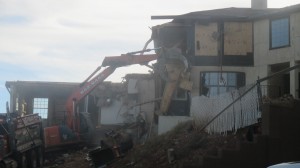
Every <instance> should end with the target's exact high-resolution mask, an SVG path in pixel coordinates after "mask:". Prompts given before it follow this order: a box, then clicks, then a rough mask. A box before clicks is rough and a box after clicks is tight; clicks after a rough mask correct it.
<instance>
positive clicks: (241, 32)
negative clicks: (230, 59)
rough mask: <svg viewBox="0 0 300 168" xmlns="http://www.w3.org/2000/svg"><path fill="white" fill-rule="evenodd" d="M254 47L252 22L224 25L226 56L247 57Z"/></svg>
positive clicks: (227, 23)
mask: <svg viewBox="0 0 300 168" xmlns="http://www.w3.org/2000/svg"><path fill="white" fill-rule="evenodd" d="M252 45H253V44H252V22H226V23H224V55H247V53H252V52H253V51H252Z"/></svg>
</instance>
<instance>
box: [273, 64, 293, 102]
mask: <svg viewBox="0 0 300 168" xmlns="http://www.w3.org/2000/svg"><path fill="white" fill-rule="evenodd" d="M289 66H290V64H289V63H288V62H287V63H280V64H274V65H270V72H269V75H272V74H274V73H277V72H279V71H282V70H284V69H286V68H289ZM284 94H290V73H289V72H287V73H285V74H281V75H279V76H276V77H274V78H271V79H269V81H268V95H269V97H270V98H277V97H281V96H283V95H284Z"/></svg>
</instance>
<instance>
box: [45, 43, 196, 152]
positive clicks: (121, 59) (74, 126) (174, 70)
mask: <svg viewBox="0 0 300 168" xmlns="http://www.w3.org/2000/svg"><path fill="white" fill-rule="evenodd" d="M152 50H154V51H155V54H146V55H145V54H144V53H145V52H150V51H152ZM154 60H157V64H158V66H156V68H155V69H156V70H155V71H158V72H159V74H160V76H161V77H162V78H163V79H165V80H166V86H165V89H164V93H163V96H162V98H161V105H160V110H159V114H164V113H166V111H167V109H168V106H169V105H170V102H171V99H172V95H173V92H174V91H175V90H176V87H177V86H179V87H181V88H184V89H185V90H190V89H191V86H192V84H191V82H189V80H188V78H189V77H188V76H189V72H188V71H187V69H188V64H187V61H186V59H185V57H184V56H182V55H181V53H180V51H178V50H176V49H162V48H159V49H144V50H141V51H136V52H130V53H127V54H122V55H121V56H108V57H105V58H104V60H103V62H102V64H101V66H99V67H97V69H96V70H95V71H94V72H93V73H92V74H91V75H90V76H89V77H88V78H87V79H86V80H85V81H84V82H82V83H81V84H80V85H79V86H78V87H77V88H76V89H75V90H74V91H73V92H72V94H71V95H70V96H69V98H68V99H67V103H66V124H65V125H57V126H51V127H46V128H44V138H45V148H46V150H47V149H50V148H52V147H59V146H64V145H67V144H74V143H79V142H87V141H90V139H91V138H92V136H93V132H94V127H93V125H92V122H91V119H90V117H89V113H86V112H79V110H78V103H79V102H81V101H82V100H83V99H84V98H85V97H86V96H87V95H88V94H89V93H91V92H92V91H93V90H94V89H95V88H96V87H97V86H98V85H100V84H101V83H103V81H104V80H105V79H106V78H107V77H108V76H109V75H111V74H112V73H113V72H114V71H115V69H116V68H118V67H124V66H128V65H133V64H140V65H146V66H150V65H148V63H149V62H150V61H154ZM103 67H105V69H104V70H102V71H101V72H100V73H99V71H100V70H101V69H102V68H103ZM97 73H98V74H97Z"/></svg>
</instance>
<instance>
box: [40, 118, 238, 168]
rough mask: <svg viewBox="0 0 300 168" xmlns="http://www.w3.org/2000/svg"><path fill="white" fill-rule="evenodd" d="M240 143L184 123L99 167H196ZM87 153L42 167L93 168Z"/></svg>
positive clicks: (63, 157)
mask: <svg viewBox="0 0 300 168" xmlns="http://www.w3.org/2000/svg"><path fill="white" fill-rule="evenodd" d="M239 140H240V137H239V136H238V135H227V136H223V135H208V134H207V133H205V132H200V131H199V130H198V129H197V127H196V126H195V125H194V123H193V122H186V123H181V124H179V125H178V126H177V127H175V128H174V129H173V130H172V131H169V132H167V133H165V134H163V135H160V136H156V137H153V138H150V139H148V140H147V142H146V143H144V144H140V145H135V146H134V148H133V149H131V150H130V151H128V152H127V153H123V154H122V155H121V156H120V157H116V158H115V159H114V160H113V161H112V162H109V163H108V164H106V165H102V167H110V168H127V167H136V168H139V167H143V168H153V167H159V168H164V167H168V168H169V167H178V168H181V167H182V168H183V167H199V165H201V164H202V157H203V156H204V155H206V156H207V155H209V156H216V155H217V154H218V151H219V149H220V148H235V147H236V146H237V143H238V142H239ZM89 151H90V150H89V149H82V150H77V151H69V152H66V153H62V154H59V155H56V157H53V159H50V160H47V162H48V164H46V165H45V167H46V168H73V167H77V168H88V167H93V166H91V165H92V164H91V160H89V158H88V157H87V156H88V153H89ZM99 160H101V158H99ZM50 163H51V164H50Z"/></svg>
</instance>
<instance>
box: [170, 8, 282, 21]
mask: <svg viewBox="0 0 300 168" xmlns="http://www.w3.org/2000/svg"><path fill="white" fill-rule="evenodd" d="M275 10H278V9H270V8H269V9H263V10H262V9H252V8H223V9H215V10H207V11H199V12H191V13H187V14H184V15H179V16H176V17H175V18H174V19H197V20H198V19H204V20H206V19H209V20H211V19H212V20H219V19H235V20H240V19H243V20H244V19H249V18H252V17H254V16H255V15H265V14H268V13H271V12H274V11H275Z"/></svg>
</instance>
